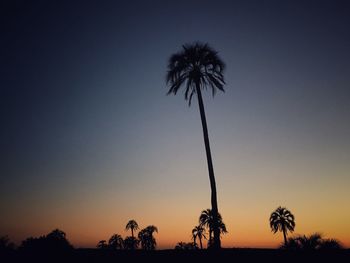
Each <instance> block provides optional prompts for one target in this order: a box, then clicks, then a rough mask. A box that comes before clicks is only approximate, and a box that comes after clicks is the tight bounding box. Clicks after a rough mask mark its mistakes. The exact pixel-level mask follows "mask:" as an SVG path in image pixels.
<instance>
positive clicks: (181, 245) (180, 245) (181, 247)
mask: <svg viewBox="0 0 350 263" xmlns="http://www.w3.org/2000/svg"><path fill="white" fill-rule="evenodd" d="M195 249H198V245H197V244H196V243H192V242H189V243H186V242H179V243H177V244H176V246H175V250H195Z"/></svg>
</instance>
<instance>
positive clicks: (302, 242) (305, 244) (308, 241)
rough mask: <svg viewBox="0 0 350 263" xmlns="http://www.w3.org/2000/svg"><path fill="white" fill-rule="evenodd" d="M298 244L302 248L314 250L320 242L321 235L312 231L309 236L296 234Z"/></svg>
mask: <svg viewBox="0 0 350 263" xmlns="http://www.w3.org/2000/svg"><path fill="white" fill-rule="evenodd" d="M296 240H297V242H298V243H299V246H300V248H301V249H303V250H315V249H318V248H319V247H320V245H321V244H322V235H321V234H320V233H314V234H311V235H310V236H305V235H302V236H298V237H296Z"/></svg>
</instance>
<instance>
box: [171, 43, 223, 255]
mask: <svg viewBox="0 0 350 263" xmlns="http://www.w3.org/2000/svg"><path fill="white" fill-rule="evenodd" d="M224 69H225V65H224V63H223V61H222V60H221V59H220V58H219V56H218V54H217V52H216V51H215V50H213V49H212V48H211V47H209V45H208V44H201V43H195V44H193V45H184V46H183V50H181V51H180V52H179V53H176V54H174V55H172V56H171V57H170V59H169V63H168V73H167V77H166V80H167V84H168V85H169V87H170V88H169V91H168V94H171V93H173V94H174V95H176V93H177V92H178V91H179V89H180V87H181V86H185V99H186V100H188V103H189V105H191V100H192V97H193V95H197V99H198V106H199V111H200V116H201V121H202V128H203V137H204V145H205V151H206V155H207V164H208V172H209V180H210V188H211V206H212V210H213V219H214V220H213V226H212V230H213V232H214V243H213V247H214V248H216V249H219V248H220V247H221V241H220V230H219V223H218V214H219V210H218V202H217V192H216V183H215V176H214V168H213V161H212V158H211V151H210V144H209V135H208V127H207V121H206V116H205V111H204V103H203V98H202V90H203V89H206V88H207V87H209V88H211V90H212V93H213V95H214V94H215V92H216V91H217V90H220V91H224V84H225V81H224V76H223V71H224Z"/></svg>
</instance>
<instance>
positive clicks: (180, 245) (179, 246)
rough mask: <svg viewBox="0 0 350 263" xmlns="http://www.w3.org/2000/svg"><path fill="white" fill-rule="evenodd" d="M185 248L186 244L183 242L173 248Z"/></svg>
mask: <svg viewBox="0 0 350 263" xmlns="http://www.w3.org/2000/svg"><path fill="white" fill-rule="evenodd" d="M185 248H186V243H185V242H182V241H181V242H178V243H177V244H176V246H175V249H176V250H184V249H185Z"/></svg>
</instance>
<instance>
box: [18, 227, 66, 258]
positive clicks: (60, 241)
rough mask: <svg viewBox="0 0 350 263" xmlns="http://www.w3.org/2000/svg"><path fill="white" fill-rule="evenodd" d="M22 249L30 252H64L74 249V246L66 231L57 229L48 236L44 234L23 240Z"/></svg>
mask: <svg viewBox="0 0 350 263" xmlns="http://www.w3.org/2000/svg"><path fill="white" fill-rule="evenodd" d="M20 249H21V250H23V251H30V252H41V251H46V252H55V251H61V252H62V251H70V250H72V249H73V246H72V245H71V244H70V243H69V241H68V240H67V238H66V233H65V232H63V231H61V230H59V229H55V230H53V231H52V232H50V233H49V234H47V235H46V236H45V235H44V236H41V237H39V238H34V237H29V238H27V239H26V240H24V241H22V244H21V246H20Z"/></svg>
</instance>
